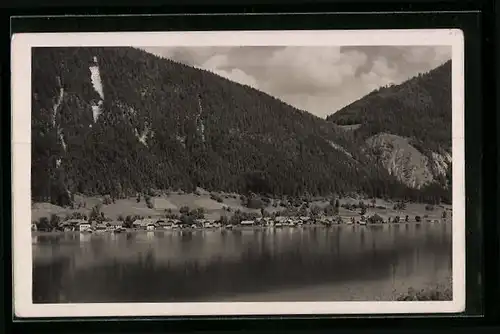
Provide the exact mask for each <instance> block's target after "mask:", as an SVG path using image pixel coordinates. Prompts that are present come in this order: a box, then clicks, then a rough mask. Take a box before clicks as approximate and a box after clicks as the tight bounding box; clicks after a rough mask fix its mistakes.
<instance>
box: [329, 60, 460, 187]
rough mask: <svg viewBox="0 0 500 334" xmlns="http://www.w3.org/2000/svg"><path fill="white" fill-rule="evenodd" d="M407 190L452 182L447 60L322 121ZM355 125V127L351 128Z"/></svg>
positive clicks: (449, 75)
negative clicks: (344, 133) (339, 129)
mask: <svg viewBox="0 0 500 334" xmlns="http://www.w3.org/2000/svg"><path fill="white" fill-rule="evenodd" d="M327 120H329V121H331V122H333V123H335V124H337V125H340V126H350V129H352V130H350V131H349V132H350V133H351V134H352V136H353V138H354V140H357V141H359V140H361V141H364V142H365V150H366V152H367V153H368V154H369V155H371V156H373V157H375V158H378V159H379V162H380V163H381V164H383V165H384V166H385V167H386V169H387V170H388V171H389V172H390V173H391V174H392V175H395V176H396V177H397V178H398V179H399V180H400V181H402V182H404V183H405V184H407V185H408V186H411V187H416V188H422V187H425V186H428V185H431V184H434V186H435V184H437V185H438V188H439V187H441V188H450V187H449V183H450V182H451V144H452V143H451V139H452V137H451V128H452V106H451V61H448V62H446V63H444V64H443V65H441V66H439V67H438V68H436V69H434V70H432V71H430V72H428V73H425V74H419V75H418V76H416V77H414V78H411V79H410V80H408V81H406V82H404V83H402V84H400V85H393V86H390V87H383V88H380V89H378V90H376V91H374V92H372V93H370V94H368V95H367V96H365V97H363V98H361V99H359V100H358V101H356V102H354V103H352V104H350V105H348V106H346V107H344V108H343V109H341V110H339V111H338V112H336V113H334V114H332V115H330V116H329V117H327ZM354 125H356V126H354Z"/></svg>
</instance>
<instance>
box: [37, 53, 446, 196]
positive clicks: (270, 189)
mask: <svg viewBox="0 0 500 334" xmlns="http://www.w3.org/2000/svg"><path fill="white" fill-rule="evenodd" d="M94 57H97V60H98V65H99V70H100V77H101V79H102V86H103V95H104V98H103V99H102V104H101V105H100V107H99V108H100V112H101V114H100V115H99V117H98V119H97V121H96V122H94V118H93V111H92V108H96V107H95V106H97V105H98V104H99V100H101V98H100V96H99V94H98V93H97V92H96V91H95V89H94V87H93V84H92V80H91V71H90V69H89V66H91V64H93V58H94ZM32 59H33V60H32V62H33V63H32V79H33V86H32V88H33V89H32V92H33V94H32V95H33V96H32V108H33V110H32V142H33V145H32V178H31V180H32V181H31V182H32V197H33V200H35V201H50V202H52V203H57V204H59V205H65V204H69V203H70V202H71V194H72V193H76V192H78V193H83V194H110V195H111V196H113V197H114V198H119V197H123V196H127V195H130V194H135V193H136V192H145V191H147V190H148V189H152V188H155V189H183V190H187V191H193V190H194V189H195V187H197V186H199V187H203V188H205V189H208V190H223V191H234V192H238V193H246V192H255V193H267V194H273V195H284V194H287V195H293V196H297V195H301V194H306V193H307V194H311V195H326V194H332V193H336V194H339V195H344V194H349V193H364V194H366V195H367V196H371V197H390V198H394V197H405V198H409V199H425V198H428V197H432V201H439V200H440V198H441V195H440V194H439V192H436V191H427V192H426V191H425V190H424V191H416V190H413V189H409V188H408V187H406V186H404V185H402V184H401V183H400V182H398V181H397V180H396V178H395V177H393V176H391V175H389V174H388V172H387V171H386V170H385V169H384V168H383V167H381V166H380V165H379V164H378V163H377V162H376V160H375V159H373V158H372V157H370V156H367V155H365V154H362V152H361V150H360V147H361V139H358V138H357V137H353V136H351V135H349V134H346V133H345V131H343V130H340V129H338V126H336V125H335V124H333V123H332V122H327V121H325V120H323V119H320V118H318V117H315V116H313V115H311V114H309V113H306V112H304V111H300V110H297V109H295V108H293V107H291V106H289V105H287V104H285V103H283V102H281V101H279V100H277V99H276V98H274V97H271V96H269V95H267V94H265V93H262V92H259V91H257V90H255V89H252V88H250V87H247V86H243V85H239V84H236V83H234V82H231V81H229V80H226V79H224V78H221V77H219V76H217V75H215V74H213V73H210V72H207V71H203V70H199V69H195V68H192V67H188V66H185V65H182V64H178V63H175V62H173V61H170V60H166V59H162V58H159V57H156V56H154V55H151V54H149V53H146V52H143V51H141V50H138V49H134V48H34V49H33V57H32ZM429 85H431V84H429ZM429 89H430V88H429ZM380 117H381V116H380ZM450 124H451V123H450ZM429 129H433V128H432V127H429ZM136 134H138V135H139V136H141V135H142V136H143V138H144V139H145V144H144V143H143V142H141V141H140V140H139V139H138V136H137V135H136ZM448 136H449V133H448ZM332 144H336V145H340V146H341V147H343V148H344V149H345V150H346V151H347V152H349V154H350V155H348V154H346V153H344V152H341V151H340V150H338V149H336V148H334V146H333V145H332ZM427 193H428V194H427Z"/></svg>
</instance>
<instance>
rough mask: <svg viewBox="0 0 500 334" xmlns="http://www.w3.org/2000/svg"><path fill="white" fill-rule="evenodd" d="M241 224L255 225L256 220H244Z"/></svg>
mask: <svg viewBox="0 0 500 334" xmlns="http://www.w3.org/2000/svg"><path fill="white" fill-rule="evenodd" d="M240 224H241V225H243V226H253V225H254V224H255V222H254V221H253V220H243V221H242V222H241V223H240Z"/></svg>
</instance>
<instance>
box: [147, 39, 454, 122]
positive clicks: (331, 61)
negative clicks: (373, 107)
mask: <svg viewBox="0 0 500 334" xmlns="http://www.w3.org/2000/svg"><path fill="white" fill-rule="evenodd" d="M144 49H145V50H146V51H148V52H151V53H154V54H156V55H159V56H161V57H165V58H169V59H172V60H174V61H177V62H181V63H184V64H187V65H191V66H195V67H198V68H203V69H206V70H209V71H212V72H213V73H216V74H218V75H220V76H222V77H225V78H227V79H229V80H232V81H235V82H238V83H241V84H245V85H248V86H251V87H253V88H256V89H259V90H262V91H264V92H266V93H268V94H271V95H273V96H276V97H278V98H280V99H282V100H283V101H285V102H287V103H289V104H291V105H293V106H295V107H297V108H299V109H303V110H307V111H309V112H311V113H313V114H315V115H317V116H319V117H326V116H327V115H329V114H332V113H333V112H335V111H337V110H339V109H341V108H342V107H344V106H346V105H347V104H349V103H352V102H354V101H356V100H357V99H359V98H361V97H363V96H364V95H366V94H368V93H370V92H371V91H373V90H374V89H377V88H379V87H381V86H386V85H389V84H399V83H401V82H403V81H405V80H407V79H409V78H411V77H413V76H415V75H418V74H419V73H422V72H427V71H429V70H431V69H433V68H435V67H437V66H439V65H441V64H442V63H444V62H445V61H447V60H449V59H451V47H449V46H348V47H338V46H325V47H301V46H289V47H282V46H279V47H276V46H256V47H254V46H252V47H250V46H237V47H217V46H214V47H177V48H176V47H168V48H144Z"/></svg>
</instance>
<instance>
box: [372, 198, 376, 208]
mask: <svg viewBox="0 0 500 334" xmlns="http://www.w3.org/2000/svg"><path fill="white" fill-rule="evenodd" d="M371 203H372V208H374V207H375V204H377V200H376V199H375V198H372V201H371Z"/></svg>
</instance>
